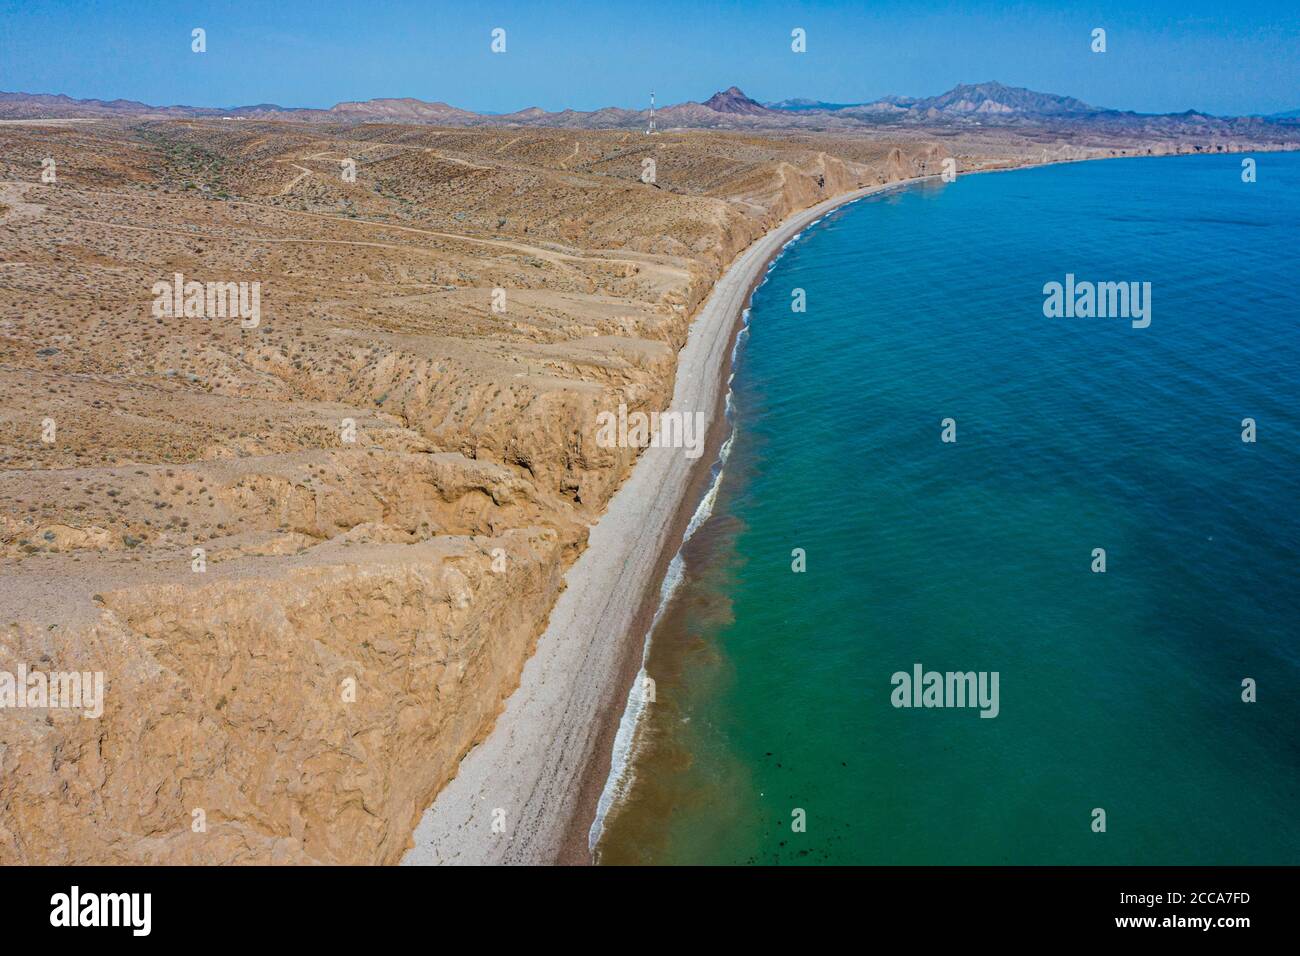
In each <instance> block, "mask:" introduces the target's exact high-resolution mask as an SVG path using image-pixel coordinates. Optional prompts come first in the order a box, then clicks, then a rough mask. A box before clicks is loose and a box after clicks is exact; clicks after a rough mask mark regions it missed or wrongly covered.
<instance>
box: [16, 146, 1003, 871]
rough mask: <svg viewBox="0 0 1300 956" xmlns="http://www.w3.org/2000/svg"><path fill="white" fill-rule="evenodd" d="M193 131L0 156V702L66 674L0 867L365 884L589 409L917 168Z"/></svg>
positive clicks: (559, 508) (543, 545) (505, 610)
mask: <svg viewBox="0 0 1300 956" xmlns="http://www.w3.org/2000/svg"><path fill="white" fill-rule="evenodd" d="M230 125H231V124H224V126H223V124H221V123H204V122H170V123H147V124H142V125H139V126H134V127H131V126H125V125H116V124H112V123H104V124H96V125H92V126H85V127H78V128H77V129H75V130H68V129H55V130H48V129H47V130H42V131H39V135H38V133H37V131H34V130H33V129H28V128H24V127H21V126H13V127H6V128H4V129H3V131H0V141H2V142H3V149H0V157H2V158H0V179H2V180H4V181H5V182H4V185H3V190H4V191H3V193H2V194H0V256H2V257H3V259H4V261H5V262H6V265H7V267H6V269H5V270H4V272H3V276H2V277H0V309H2V311H0V346H2V348H3V352H4V361H3V363H0V398H3V402H0V407H2V408H3V412H0V453H2V454H3V461H0V467H2V468H3V471H0V575H3V592H2V593H0V672H8V673H10V674H14V673H17V672H18V671H19V670H20V668H26V669H27V670H28V671H40V672H43V673H46V674H57V673H60V672H72V671H76V672H86V673H102V674H103V676H104V681H105V685H104V697H103V713H102V715H101V716H98V717H94V718H87V717H84V716H83V715H82V710H81V709H79V708H59V707H33V708H18V707H6V708H4V709H0V726H2V727H3V734H0V862H5V863H14V862H24V863H54V862H60V863H90V862H113V863H126V862H167V863H175V862H184V863H217V862H222V863H225V862H238V863H243V862H285V863H311V862H319V863H394V862H396V861H397V860H398V859H399V858H400V856H401V855H402V852H403V850H404V849H405V848H406V846H407V845H408V842H409V838H410V833H411V830H412V828H413V826H414V823H415V821H416V820H417V818H418V816H419V814H420V813H421V812H422V811H423V810H424V808H425V807H426V806H428V805H429V804H430V802H431V801H432V799H433V797H434V795H435V794H436V793H437V791H438V790H439V789H440V788H441V787H442V786H443V785H444V784H445V783H446V782H447V781H448V780H449V779H450V778H451V777H452V776H453V775H454V774H455V772H456V767H457V764H458V762H459V760H460V758H461V757H462V756H463V755H464V754H465V753H466V752H467V751H468V750H469V749H470V748H471V747H472V746H473V745H474V744H475V743H476V742H477V741H479V740H481V739H483V737H484V736H485V735H486V734H487V733H488V732H489V731H490V729H491V727H492V725H493V721H494V720H495V719H496V716H497V714H498V713H499V712H500V709H501V706H502V703H503V701H504V700H505V698H506V697H507V696H508V695H509V693H510V692H511V690H512V689H513V688H514V687H515V686H517V683H518V680H519V676H520V673H521V670H522V668H523V665H524V662H525V661H526V660H527V658H528V655H529V653H530V651H531V648H532V646H533V645H534V642H535V641H536V639H537V637H538V636H539V635H540V634H541V632H542V631H543V630H544V627H545V623H546V618H547V614H548V612H549V610H550V608H551V606H552V605H553V603H554V601H555V599H556V597H557V596H558V594H559V592H560V590H561V589H562V588H563V586H564V584H563V582H564V573H565V571H566V570H567V568H568V567H569V565H570V564H571V563H572V562H573V560H574V559H575V558H576V556H577V555H578V554H579V553H580V552H581V550H582V548H583V547H584V546H585V543H586V537H587V529H588V527H589V525H590V524H591V523H592V522H593V521H595V520H596V519H597V518H598V517H599V515H600V514H601V512H602V511H603V509H604V507H605V505H606V504H607V503H608V501H609V499H610V497H611V496H612V495H613V493H614V492H615V491H616V490H617V488H618V486H619V485H620V483H621V482H622V481H623V480H624V479H625V477H626V476H627V474H628V472H629V470H630V468H631V466H632V464H633V462H634V459H635V450H634V449H625V448H602V447H598V446H597V444H596V441H595V436H596V422H597V416H598V415H599V414H600V413H601V412H602V411H611V410H613V409H615V408H617V407H618V405H619V404H620V403H626V404H627V405H628V407H629V408H630V409H631V410H634V411H635V410H642V411H647V412H648V411H658V410H662V409H663V408H665V407H666V406H667V404H668V401H669V399H670V397H671V394H672V389H673V374H674V369H675V364H676V353H677V350H678V349H679V348H680V347H681V345H682V344H683V343H684V342H685V339H686V334H687V331H688V329H689V324H690V320H691V317H692V316H693V314H694V313H695V311H696V310H697V309H698V307H699V305H700V304H701V302H702V301H703V299H704V298H705V296H707V294H708V291H709V288H710V286H711V284H712V282H713V281H714V279H716V277H717V276H718V275H719V274H720V272H721V271H722V270H723V269H724V268H725V267H726V265H727V264H728V263H729V262H730V261H731V260H732V259H733V258H734V257H735V255H736V254H737V253H739V252H740V251H741V250H742V249H744V248H745V247H746V246H747V245H748V244H749V243H750V242H751V241H752V240H753V239H754V238H755V237H756V236H758V235H760V234H762V233H763V232H765V231H766V230H768V229H769V228H771V227H772V226H773V225H775V224H776V223H777V222H778V221H780V220H781V219H782V218H784V217H785V216H786V215H788V214H789V213H790V212H792V211H795V210H797V209H801V208H805V207H807V206H809V205H812V204H814V203H816V202H819V201H821V200H823V199H825V198H828V197H829V196H832V195H835V194H838V193H842V192H845V191H847V190H850V189H853V188H855V187H857V186H860V185H866V184H871V183H878V182H888V181H893V180H897V179H902V178H908V177H911V176H915V175H920V174H925V173H927V172H930V173H932V172H935V171H937V165H938V163H939V162H941V160H942V159H943V158H944V157H946V156H948V155H950V154H949V152H948V150H947V147H944V146H939V145H936V144H934V143H931V142H926V141H923V140H919V139H913V140H908V141H903V142H899V143H888V144H882V143H877V142H871V141H863V140H835V139H826V138H819V137H816V136H810V135H804V136H799V137H794V138H789V139H785V140H776V139H768V138H764V137H758V136H739V135H722V134H705V133H674V134H664V135H662V136H658V137H654V138H652V139H647V138H646V137H642V136H635V135H632V134H627V133H618V132H594V131H591V132H587V131H584V132H581V133H577V134H575V133H569V132H560V131H546V130H528V131H523V130H500V131H490V130H485V131H466V130H457V131H454V132H448V131H439V130H430V129H427V128H405V127H396V126H381V125H376V126H364V127H357V128H353V129H350V130H344V131H334V132H332V133H322V132H321V131H320V130H319V129H307V128H297V127H294V126H292V125H290V124H283V123H280V124H256V123H249V124H240V128H239V129H238V130H232V129H231V128H230ZM987 152H988V154H989V157H990V158H989V159H988V161H989V162H990V163H993V164H997V163H1004V162H1006V161H1007V160H1006V154H1005V153H1000V152H999V151H998V150H994V149H990V150H988V151H987ZM47 155H53V156H54V157H56V159H57V160H58V162H59V169H60V178H59V181H58V184H57V185H52V184H51V185H42V184H38V183H37V182H36V181H35V180H36V178H37V177H36V173H38V172H39V170H40V169H41V158H42V157H45V156H47ZM981 155H982V154H981ZM647 156H650V157H652V158H654V159H655V160H656V172H657V177H656V182H655V183H646V182H643V181H642V180H641V173H642V171H643V169H644V165H643V159H645V158H646V157H647ZM347 159H352V160H353V161H354V162H355V164H356V169H357V177H356V180H355V182H349V181H347V180H346V179H344V178H342V177H340V174H339V168H340V164H341V163H342V162H343V161H344V160H347ZM963 160H964V162H968V163H969V162H970V161H971V157H970V156H965V157H963ZM177 273H180V274H182V275H183V276H184V277H185V278H186V279H187V280H190V279H193V280H197V281H202V282H207V281H223V282H224V281H249V282H253V281H255V282H259V283H260V286H261V310H262V315H261V317H260V322H259V323H258V324H257V325H256V326H255V327H252V328H248V327H241V324H240V322H239V321H238V320H237V319H230V318H219V317H218V318H212V317H209V318H196V317H185V316H175V315H171V316H169V315H161V316H160V315H158V314H156V312H155V310H154V309H153V308H152V306H153V303H154V295H153V294H152V292H151V289H152V287H153V286H154V284H155V283H158V282H170V281H172V278H173V276H174V275H175V274H177ZM2 689H3V688H2V687H0V690H2Z"/></svg>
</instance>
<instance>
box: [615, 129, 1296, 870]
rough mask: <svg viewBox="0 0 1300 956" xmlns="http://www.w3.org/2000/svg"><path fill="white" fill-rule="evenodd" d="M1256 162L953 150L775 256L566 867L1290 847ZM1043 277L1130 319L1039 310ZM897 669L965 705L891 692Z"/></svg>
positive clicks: (1280, 398) (1061, 859) (1281, 225)
mask: <svg viewBox="0 0 1300 956" xmlns="http://www.w3.org/2000/svg"><path fill="white" fill-rule="evenodd" d="M1256 159H1257V161H1258V181H1257V182H1255V183H1244V182H1242V179H1241V157H1240V156H1232V155H1222V156H1190V157H1171V158H1157V159H1117V160H1108V161H1102V162H1088V163H1077V164H1069V165H1059V166H1048V167H1040V168H1036V169H1029V170H1022V171H1017V172H1011V173H998V174H988V175H966V176H962V177H960V178H959V179H958V180H957V182H955V183H952V184H949V185H942V184H938V183H936V184H926V185H923V186H919V187H913V188H906V189H901V190H897V191H895V192H891V193H888V194H883V195H880V196H877V197H872V198H870V199H867V200H863V201H860V202H857V203H854V204H852V205H850V206H847V207H843V208H841V209H840V210H838V211H837V212H836V213H834V214H832V215H830V216H828V217H827V218H826V219H825V220H823V221H822V222H820V223H819V224H817V225H816V226H813V227H811V228H809V229H808V230H807V231H806V232H805V233H804V234H803V235H802V236H801V237H800V239H799V240H798V241H797V242H795V243H793V244H792V245H790V246H789V247H788V248H787V249H786V251H785V253H784V254H783V255H782V256H781V257H780V258H779V259H778V260H777V261H776V262H775V263H774V264H773V266H772V268H771V270H770V272H769V274H768V279H767V281H766V283H765V284H764V285H763V286H762V287H761V288H760V289H759V290H758V291H757V292H756V293H755V296H754V300H753V305H752V309H751V310H750V314H749V325H748V331H747V333H745V334H744V336H743V338H742V342H741V345H740V347H739V349H738V353H737V365H736V374H735V378H734V381H733V383H732V387H733V396H732V399H733V400H732V415H733V422H734V426H735V435H734V439H733V442H732V444H731V447H730V455H729V458H728V459H727V461H726V465H725V469H724V470H723V473H722V478H721V480H720V483H719V485H718V487H717V497H716V500H715V501H714V504H713V512H712V517H711V518H710V519H709V520H708V521H707V522H705V524H704V525H703V526H702V527H701V528H700V529H699V530H698V532H697V533H696V534H695V535H694V537H693V538H691V540H690V541H689V543H688V544H687V545H686V547H685V548H684V550H683V553H682V556H681V557H682V561H683V577H682V581H681V584H680V586H679V587H678V589H677V590H676V592H675V594H674V596H673V598H672V600H671V602H670V603H669V605H668V606H667V607H666V608H665V610H664V613H663V614H662V616H661V619H660V621H659V624H658V626H657V627H656V629H655V632H654V634H653V637H652V642H651V647H650V653H649V657H648V660H647V673H648V674H649V676H650V677H651V678H653V679H654V680H655V688H656V695H655V702H654V703H653V704H651V705H650V706H649V707H648V708H647V709H646V716H645V717H644V719H643V721H642V723H641V725H640V728H639V731H638V734H637V738H636V743H635V745H634V747H633V756H632V760H631V768H632V774H633V776H632V777H631V778H630V779H631V784H630V786H629V788H628V790H627V793H626V795H625V796H624V798H623V799H622V800H621V801H620V802H619V803H618V804H617V805H616V806H615V807H614V809H613V810H612V811H611V812H610V813H609V815H608V817H607V818H606V820H605V829H604V832H603V837H602V839H601V842H600V844H599V846H598V859H599V860H600V861H601V862H602V863H629V862H641V863H647V862H649V863H746V862H752V863H783V864H784V863H868V864H941V863H953V864H1002V863H1007V864H1010V863H1025V864H1048V863H1062V864H1071V863H1079V864H1101V863H1119V864H1128V863H1149V864H1191V863H1202V864H1234V863H1288V864H1297V863H1300V445H1298V444H1297V439H1298V437H1300V434H1298V429H1297V425H1298V422H1300V406H1298V405H1297V398H1298V397H1300V329H1298V328H1297V324H1298V320H1300V299H1298V298H1297V295H1296V291H1297V289H1296V287H1297V283H1298V282H1300V246H1298V244H1297V237H1300V228H1298V227H1300V154H1295V153H1290V154H1279V153H1272V154H1269V153H1263V154H1259V155H1258V156H1256ZM1067 273H1070V274H1073V275H1075V276H1076V277H1077V279H1078V280H1080V281H1082V280H1091V281H1124V282H1128V281H1136V282H1150V283H1151V324H1150V326H1149V327H1148V328H1144V329H1137V328H1133V327H1132V326H1131V323H1130V322H1129V321H1128V320H1124V319H1110V318H1082V317H1076V318H1047V317H1045V316H1044V314H1043V301H1044V294H1043V286H1044V284H1045V283H1048V282H1052V281H1057V282H1064V281H1065V276H1066V274H1067ZM794 289H803V290H804V291H805V294H806V299H807V311H806V312H802V313H799V312H794V311H792V309H791V302H792V297H791V296H792V290H794ZM946 418H951V419H953V420H954V421H955V423H956V437H957V440H956V442H955V443H945V442H943V441H941V440H940V439H941V422H942V420H944V419H946ZM1246 418H1252V419H1254V420H1255V422H1256V428H1257V441H1255V442H1254V443H1247V442H1243V441H1242V430H1243V426H1242V420H1243V419H1246ZM796 548H799V549H804V552H805V553H806V571H804V572H802V573H796V572H795V571H793V570H792V561H793V560H794V558H792V551H793V550H794V549H796ZM1096 548H1103V549H1105V554H1106V571H1105V573H1094V572H1093V570H1092V566H1093V552H1094V549H1096ZM915 664H921V665H922V666H923V667H924V669H925V670H936V671H940V672H947V671H962V672H965V671H976V672H980V671H983V672H990V673H991V672H997V673H998V675H999V713H998V715H997V716H996V717H995V718H992V719H988V718H980V716H979V711H978V710H977V709H972V708H957V707H952V708H919V709H918V708H899V707H894V706H893V705H892V704H891V700H890V695H891V691H893V689H894V688H893V685H892V684H891V677H892V675H893V674H894V673H895V672H899V671H905V672H908V673H910V672H911V671H912V668H913V666H914V665H915ZM1246 679H1250V680H1253V681H1254V682H1255V685H1256V694H1257V700H1256V701H1254V702H1245V701H1243V699H1242V695H1243V680H1246ZM1096 809H1101V810H1104V812H1105V832H1095V831H1094V819H1095V814H1094V810H1096ZM800 811H802V818H803V819H804V820H805V821H806V823H805V826H804V828H803V829H802V831H800V830H799V828H798V827H797V826H796V825H795V824H797V822H798V820H799V819H800Z"/></svg>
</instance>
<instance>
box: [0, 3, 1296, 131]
mask: <svg viewBox="0 0 1300 956" xmlns="http://www.w3.org/2000/svg"><path fill="white" fill-rule="evenodd" d="M194 27H203V28H204V29H205V30H206V31H207V40H208V52H207V53H204V54H202V55H199V54H195V53H192V52H191V51H190V30H191V29H192V28H194ZM494 27H502V28H504V29H505V30H506V43H507V52H506V53H505V54H493V53H492V52H491V51H490V49H489V43H490V33H491V30H492V29H493V28H494ZM794 27H802V28H803V29H805V30H806V31H807V36H808V51H807V52H806V53H803V54H794V53H792V52H791V51H790V31H791V29H792V28H794ZM1094 27H1104V28H1105V29H1106V31H1107V40H1108V50H1107V52H1106V53H1105V54H1094V53H1092V52H1091V51H1090V50H1089V41H1090V37H1089V35H1090V32H1091V30H1092V29H1093V28H1094ZM992 79H996V80H1000V81H1002V82H1004V83H1008V84H1011V85H1014V86H1027V87H1030V88H1032V89H1037V90H1042V91H1045V92H1051V93H1065V94H1069V95H1072V96H1077V97H1079V98H1080V99H1082V100H1085V101H1087V102H1090V103H1093V104H1095V105H1099V106H1110V107H1115V108H1120V109H1135V110H1140V111H1145V112H1165V111H1170V112H1176V111H1181V110H1185V109H1200V110H1204V111H1206V112H1211V113H1255V112H1262V113H1268V112H1274V111H1279V110H1289V109H1297V108H1300V3H1298V2H1295V0H1291V2H1287V3H1282V2H1273V0H1265V2H1258V3H1252V2H1248V0H1237V2H1231V3H1229V2H1221V3H1213V4H1209V3H1198V2H1196V0H1184V2H1170V0H1147V2H1140V3H1139V2H1134V3H1125V4H1114V3H1097V4H1087V3H1084V4H1068V3H1037V2H1026V3H1018V4H1017V3H1014V2H1012V3H984V2H974V0H968V2H962V3H946V2H943V0H938V2H933V3H892V2H888V0H857V2H851V3H848V2H830V0H826V2H803V3H793V2H772V0H744V2H737V0H694V2H678V0H641V2H638V3H632V2H625V0H605V2H589V0H570V2H563V3H556V2H545V0H532V2H511V3H508V2H492V0H483V2H472V3H469V2H465V0H457V2H441V0H424V2H406V0H398V2H382V0H371V2H367V0H352V2H348V3H334V2H331V0H316V2H301V0H245V2H243V3H230V2H226V3H186V2H180V0H170V2H153V0H79V2H43V0H21V2H13V0H0V90H7V91H25V92H41V93H66V94H68V95H69V96H75V97H97V98H102V99H113V98H117V97H122V98H125V99H135V100H142V101H144V102H148V103H155V104H173V103H183V104H187V105H194V106H237V105H247V104H253V103H263V102H273V103H278V104H280V105H282V106H317V107H326V106H331V105H333V104H334V103H336V102H339V101H341V100H357V99H368V98H371V97H377V96H414V97H418V98H420V99H426V100H444V101H446V102H449V103H451V104H453V105H455V106H461V107H465V108H467V109H474V110H482V111H494V112H508V111H511V110H515V109H520V108H523V107H525V106H541V107H543V108H544V109H561V108H564V107H573V108H575V109H594V108H597V107H600V106H642V105H644V104H645V102H646V100H647V97H648V91H649V90H650V89H651V88H653V89H655V90H656V92H657V94H658V99H659V102H660V103H674V102H680V101H682V100H687V99H693V100H702V99H704V98H706V97H707V96H709V95H710V94H711V93H712V92H714V91H715V90H718V89H723V88H725V87H727V86H731V85H733V84H735V85H738V86H740V87H741V88H742V89H743V90H745V92H746V93H748V94H749V95H751V96H753V97H755V98H756V99H759V100H774V99H783V98H785V97H792V96H807V97H813V98H816V99H823V100H829V101H833V102H861V101H864V100H870V99H873V98H875V97H877V96H880V95H883V94H886V93H903V94H911V95H918V96H923V95H931V94H935V93H940V92H943V91H944V90H947V89H949V88H950V87H952V86H953V85H955V84H956V83H959V82H978V81H981V80H992Z"/></svg>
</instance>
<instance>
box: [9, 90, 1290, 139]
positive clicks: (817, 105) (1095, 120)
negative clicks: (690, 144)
mask: <svg viewBox="0 0 1300 956" xmlns="http://www.w3.org/2000/svg"><path fill="white" fill-rule="evenodd" d="M649 116H650V113H649V110H629V109H623V108H620V107H612V106H611V107H605V108H604V109H598V110H591V111H585V112H584V111H579V110H560V111H558V112H547V111H545V110H542V109H539V108H538V107H530V108H528V109H524V110H519V111H517V112H514V113H503V114H489V113H475V112H471V111H469V110H463V109H459V108H457V107H455V106H450V105H449V104H447V103H440V102H435V103H430V102H427V101H425V100H418V99H413V98H410V97H406V98H401V99H373V100H364V101H361V102H347V103H338V104H336V105H334V106H332V107H330V108H329V109H305V108H294V107H283V106H277V105H275V104H273V103H259V104H257V105H256V106H239V107H233V108H230V109H218V108H210V107H193V106H151V105H149V104H146V103H139V102H136V101H134V100H121V99H118V100H94V99H87V100H78V99H72V98H70V97H67V96H63V95H51V94H41V93H0V119H37V118H42V119H43V118H56V119H57V118H125V119H132V118H139V119H151V118H152V119H166V118H213V119H229V120H241V119H243V120H250V119H257V120H274V119H283V120H293V121H298V122H327V123H415V124H425V125H434V126H497V125H519V126H556V127H569V128H584V129H601V128H613V129H620V128H621V129H637V128H641V129H644V128H645V127H646V126H647V124H648V122H649ZM655 118H656V125H657V127H658V128H659V129H661V130H663V129H674V128H692V129H693V128H705V129H719V128H721V129H728V128H738V129H767V128H772V129H778V128H798V129H832V130H834V129H845V130H847V129H852V128H854V127H863V126H881V125H900V124H901V125H936V124H937V125H943V124H956V125H971V124H976V125H981V126H984V125H990V126H996V125H1035V124H1037V125H1041V124H1047V125H1058V124H1070V125H1077V124H1089V125H1094V126H1101V127H1113V128H1116V129H1132V128H1138V127H1140V128H1145V129H1161V130H1167V129H1186V128H1190V127H1195V128H1197V129H1198V130H1200V131H1206V128H1207V127H1208V128H1210V129H1211V130H1218V131H1224V132H1232V131H1233V130H1235V129H1237V128H1239V127H1241V128H1245V127H1251V128H1254V127H1257V126H1258V125H1259V124H1277V125H1279V126H1282V127H1300V110H1292V111H1290V112H1287V113H1277V114H1273V115H1272V116H1267V117H1259V116H1254V117H1212V116H1208V115H1206V114H1204V113H1199V112H1197V111H1195V110H1189V111H1187V112H1185V113H1166V114H1144V113H1134V112H1131V111H1121V110H1110V109H1103V108H1101V107H1095V106H1090V105H1088V104H1087V103H1084V102H1082V101H1081V100H1077V99H1075V98H1074V97H1072V96H1060V95H1057V94H1054V93H1038V92H1035V91H1034V90H1027V89H1024V88H1023V87H1016V86H1006V85H1004V84H1002V83H996V82H992V81H990V82H987V83H964V84H961V85H959V86H955V87H953V88H952V89H951V90H949V91H948V92H946V93H942V94H940V95H938V96H929V97H906V96H885V97H881V98H880V99H877V100H873V101H871V102H868V103H827V102H823V101H821V100H811V99H788V100H781V101H780V102H775V103H759V102H758V101H756V100H753V99H751V98H750V97H748V96H746V95H745V93H744V92H743V91H742V90H740V89H739V88H738V87H735V86H733V87H731V88H729V89H726V90H722V91H719V92H717V93H714V94H713V95H712V96H710V97H709V98H708V99H707V100H705V101H704V102H703V103H695V102H686V103H678V104H675V105H672V106H665V107H661V108H660V109H658V110H656V112H655Z"/></svg>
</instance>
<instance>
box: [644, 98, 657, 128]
mask: <svg viewBox="0 0 1300 956" xmlns="http://www.w3.org/2000/svg"><path fill="white" fill-rule="evenodd" d="M654 132H655V91H654V90H651V91H650V128H649V129H647V130H646V131H645V134H646V135H647V136H650V135H652V134H653V133H654Z"/></svg>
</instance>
